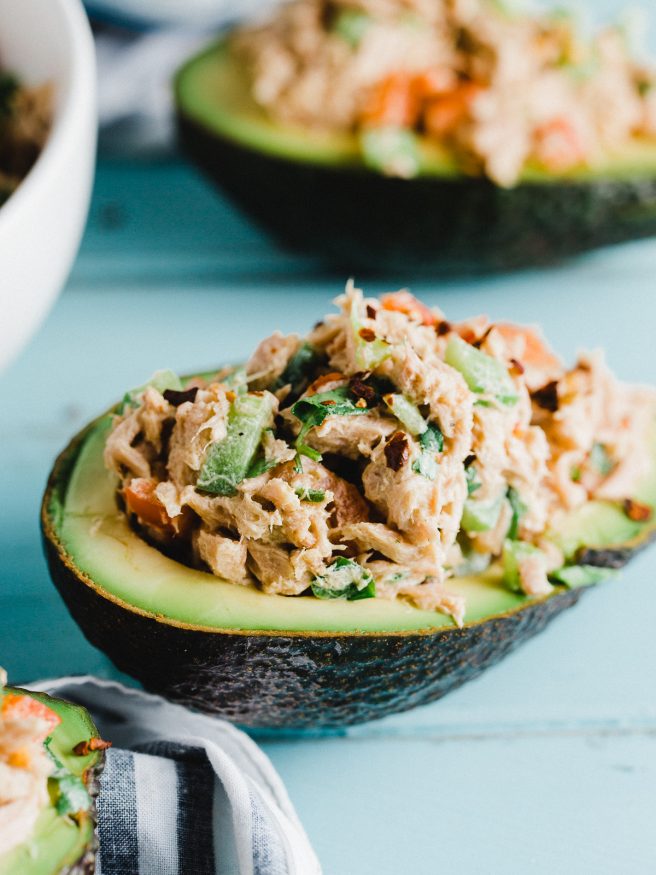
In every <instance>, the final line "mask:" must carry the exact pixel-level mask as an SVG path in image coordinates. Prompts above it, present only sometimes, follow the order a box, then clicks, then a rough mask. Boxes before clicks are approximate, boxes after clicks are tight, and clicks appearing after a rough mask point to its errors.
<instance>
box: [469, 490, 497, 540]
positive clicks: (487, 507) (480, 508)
mask: <svg viewBox="0 0 656 875" xmlns="http://www.w3.org/2000/svg"><path fill="white" fill-rule="evenodd" d="M502 505H503V497H501V498H495V499H492V500H490V501H476V500H475V499H472V498H468V499H467V501H465V506H464V509H463V512H462V519H461V521H460V528H461V529H464V530H465V531H466V532H489V531H490V529H493V528H494V527H495V525H496V524H497V520H498V519H499V514H500V513H501V507H502Z"/></svg>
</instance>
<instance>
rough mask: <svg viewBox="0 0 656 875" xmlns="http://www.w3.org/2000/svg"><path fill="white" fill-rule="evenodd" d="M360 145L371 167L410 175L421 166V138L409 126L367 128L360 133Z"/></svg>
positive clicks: (406, 177) (389, 173) (366, 161)
mask: <svg viewBox="0 0 656 875" xmlns="http://www.w3.org/2000/svg"><path fill="white" fill-rule="evenodd" d="M360 149H361V152H362V158H363V160H364V163H365V164H366V165H367V167H370V168H371V169H372V170H377V171H378V172H379V173H385V174H387V175H388V176H401V177H403V178H404V179H410V178H411V177H413V176H416V175H417V174H418V173H419V171H420V169H421V156H420V153H419V148H418V146H417V138H416V136H415V134H414V133H413V132H412V131H411V130H409V129H408V128H398V127H390V126H385V127H376V128H373V127H372V128H367V129H366V130H363V131H362V132H361V134H360Z"/></svg>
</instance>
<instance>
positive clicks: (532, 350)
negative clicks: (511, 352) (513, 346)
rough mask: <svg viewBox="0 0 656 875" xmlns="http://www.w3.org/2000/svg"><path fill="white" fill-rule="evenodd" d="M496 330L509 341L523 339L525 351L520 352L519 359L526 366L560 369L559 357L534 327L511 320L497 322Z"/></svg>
mask: <svg viewBox="0 0 656 875" xmlns="http://www.w3.org/2000/svg"><path fill="white" fill-rule="evenodd" d="M494 330H495V331H498V332H499V334H500V335H501V336H502V337H503V338H504V340H506V341H508V342H509V343H515V342H517V341H522V345H523V351H521V352H520V353H519V360H520V362H521V364H522V365H523V366H524V367H532V368H539V369H540V370H542V371H552V370H554V369H555V370H558V369H559V368H560V367H561V363H560V361H559V359H558V358H557V357H556V356H555V355H554V354H553V353H552V352H551V350H550V349H549V347H548V346H547V345H546V343H545V342H544V340H542V338H541V337H540V335H539V334H537V332H535V331H534V330H533V329H532V328H527V327H526V326H524V325H513V324H512V323H510V322H497V323H496V324H495V325H494ZM518 345H519V344H518Z"/></svg>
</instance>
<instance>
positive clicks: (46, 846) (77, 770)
mask: <svg viewBox="0 0 656 875" xmlns="http://www.w3.org/2000/svg"><path fill="white" fill-rule="evenodd" d="M7 689H8V692H15V693H20V694H21V695H28V696H32V698H34V699H38V700H39V701H40V702H43V704H44V705H47V706H48V708H50V709H51V710H53V711H55V712H56V713H57V714H58V715H59V716H60V717H61V718H62V722H61V723H60V724H59V726H57V727H56V728H55V730H54V732H53V734H52V736H51V740H50V742H49V747H50V749H51V751H52V752H53V754H54V755H55V756H56V757H57V759H58V760H59V761H60V762H61V763H62V764H63V765H64V766H65V767H66V769H68V771H69V772H71V773H72V774H73V775H75V776H76V777H79V778H83V779H84V776H85V773H86V774H91V772H92V770H93V769H94V768H95V767H96V766H97V764H98V762H99V760H100V756H101V755H100V754H99V753H97V752H94V753H90V754H89V755H88V756H76V755H75V754H74V753H73V748H74V747H75V745H76V744H78V743H79V742H80V741H88V740H89V739H91V738H95V737H97V736H98V730H97V729H96V727H95V726H94V725H93V722H92V721H91V718H90V717H89V714H88V713H87V711H85V710H84V708H80V707H79V706H78V705H72V704H70V703H69V702H63V701H62V700H61V699H53V698H51V697H50V696H46V695H45V694H43V693H32V692H28V691H26V690H13V689H11V688H7ZM94 828H95V822H94V817H93V816H92V812H91V811H89V812H88V813H85V814H83V815H82V816H80V817H79V818H78V819H77V820H73V819H72V818H71V817H68V816H64V815H60V814H58V813H57V811H56V810H55V808H54V806H53V805H48V806H47V807H46V808H44V809H43V811H42V812H41V814H40V815H39V819H38V820H37V825H36V831H35V833H34V835H33V836H32V838H31V839H30V841H29V842H26V843H25V844H22V845H19V846H18V847H17V848H14V849H13V850H12V851H10V852H9V853H8V854H6V855H3V854H1V853H0V875H55V873H57V875H60V873H65V872H67V871H68V869H69V867H72V866H75V864H77V863H78V862H79V861H80V860H81V859H82V858H83V857H84V856H85V854H86V853H87V851H88V850H89V848H91V847H93V844H94V841H95V838H94Z"/></svg>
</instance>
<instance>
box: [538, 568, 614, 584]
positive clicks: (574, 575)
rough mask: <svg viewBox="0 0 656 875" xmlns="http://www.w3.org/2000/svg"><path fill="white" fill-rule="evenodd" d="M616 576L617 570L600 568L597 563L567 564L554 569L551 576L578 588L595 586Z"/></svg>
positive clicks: (556, 580)
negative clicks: (556, 569)
mask: <svg viewBox="0 0 656 875" xmlns="http://www.w3.org/2000/svg"><path fill="white" fill-rule="evenodd" d="M614 576H615V572H614V571H613V570H612V569H611V568H599V567H598V566H596V565H565V566H563V568H559V569H558V571H552V573H551V574H550V575H549V578H550V579H551V580H552V581H553V582H555V583H562V584H564V585H565V586H568V587H569V588H570V589H577V588H578V587H582V586H593V585H594V584H595V583H600V582H601V581H602V580H608V578H609V577H614Z"/></svg>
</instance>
